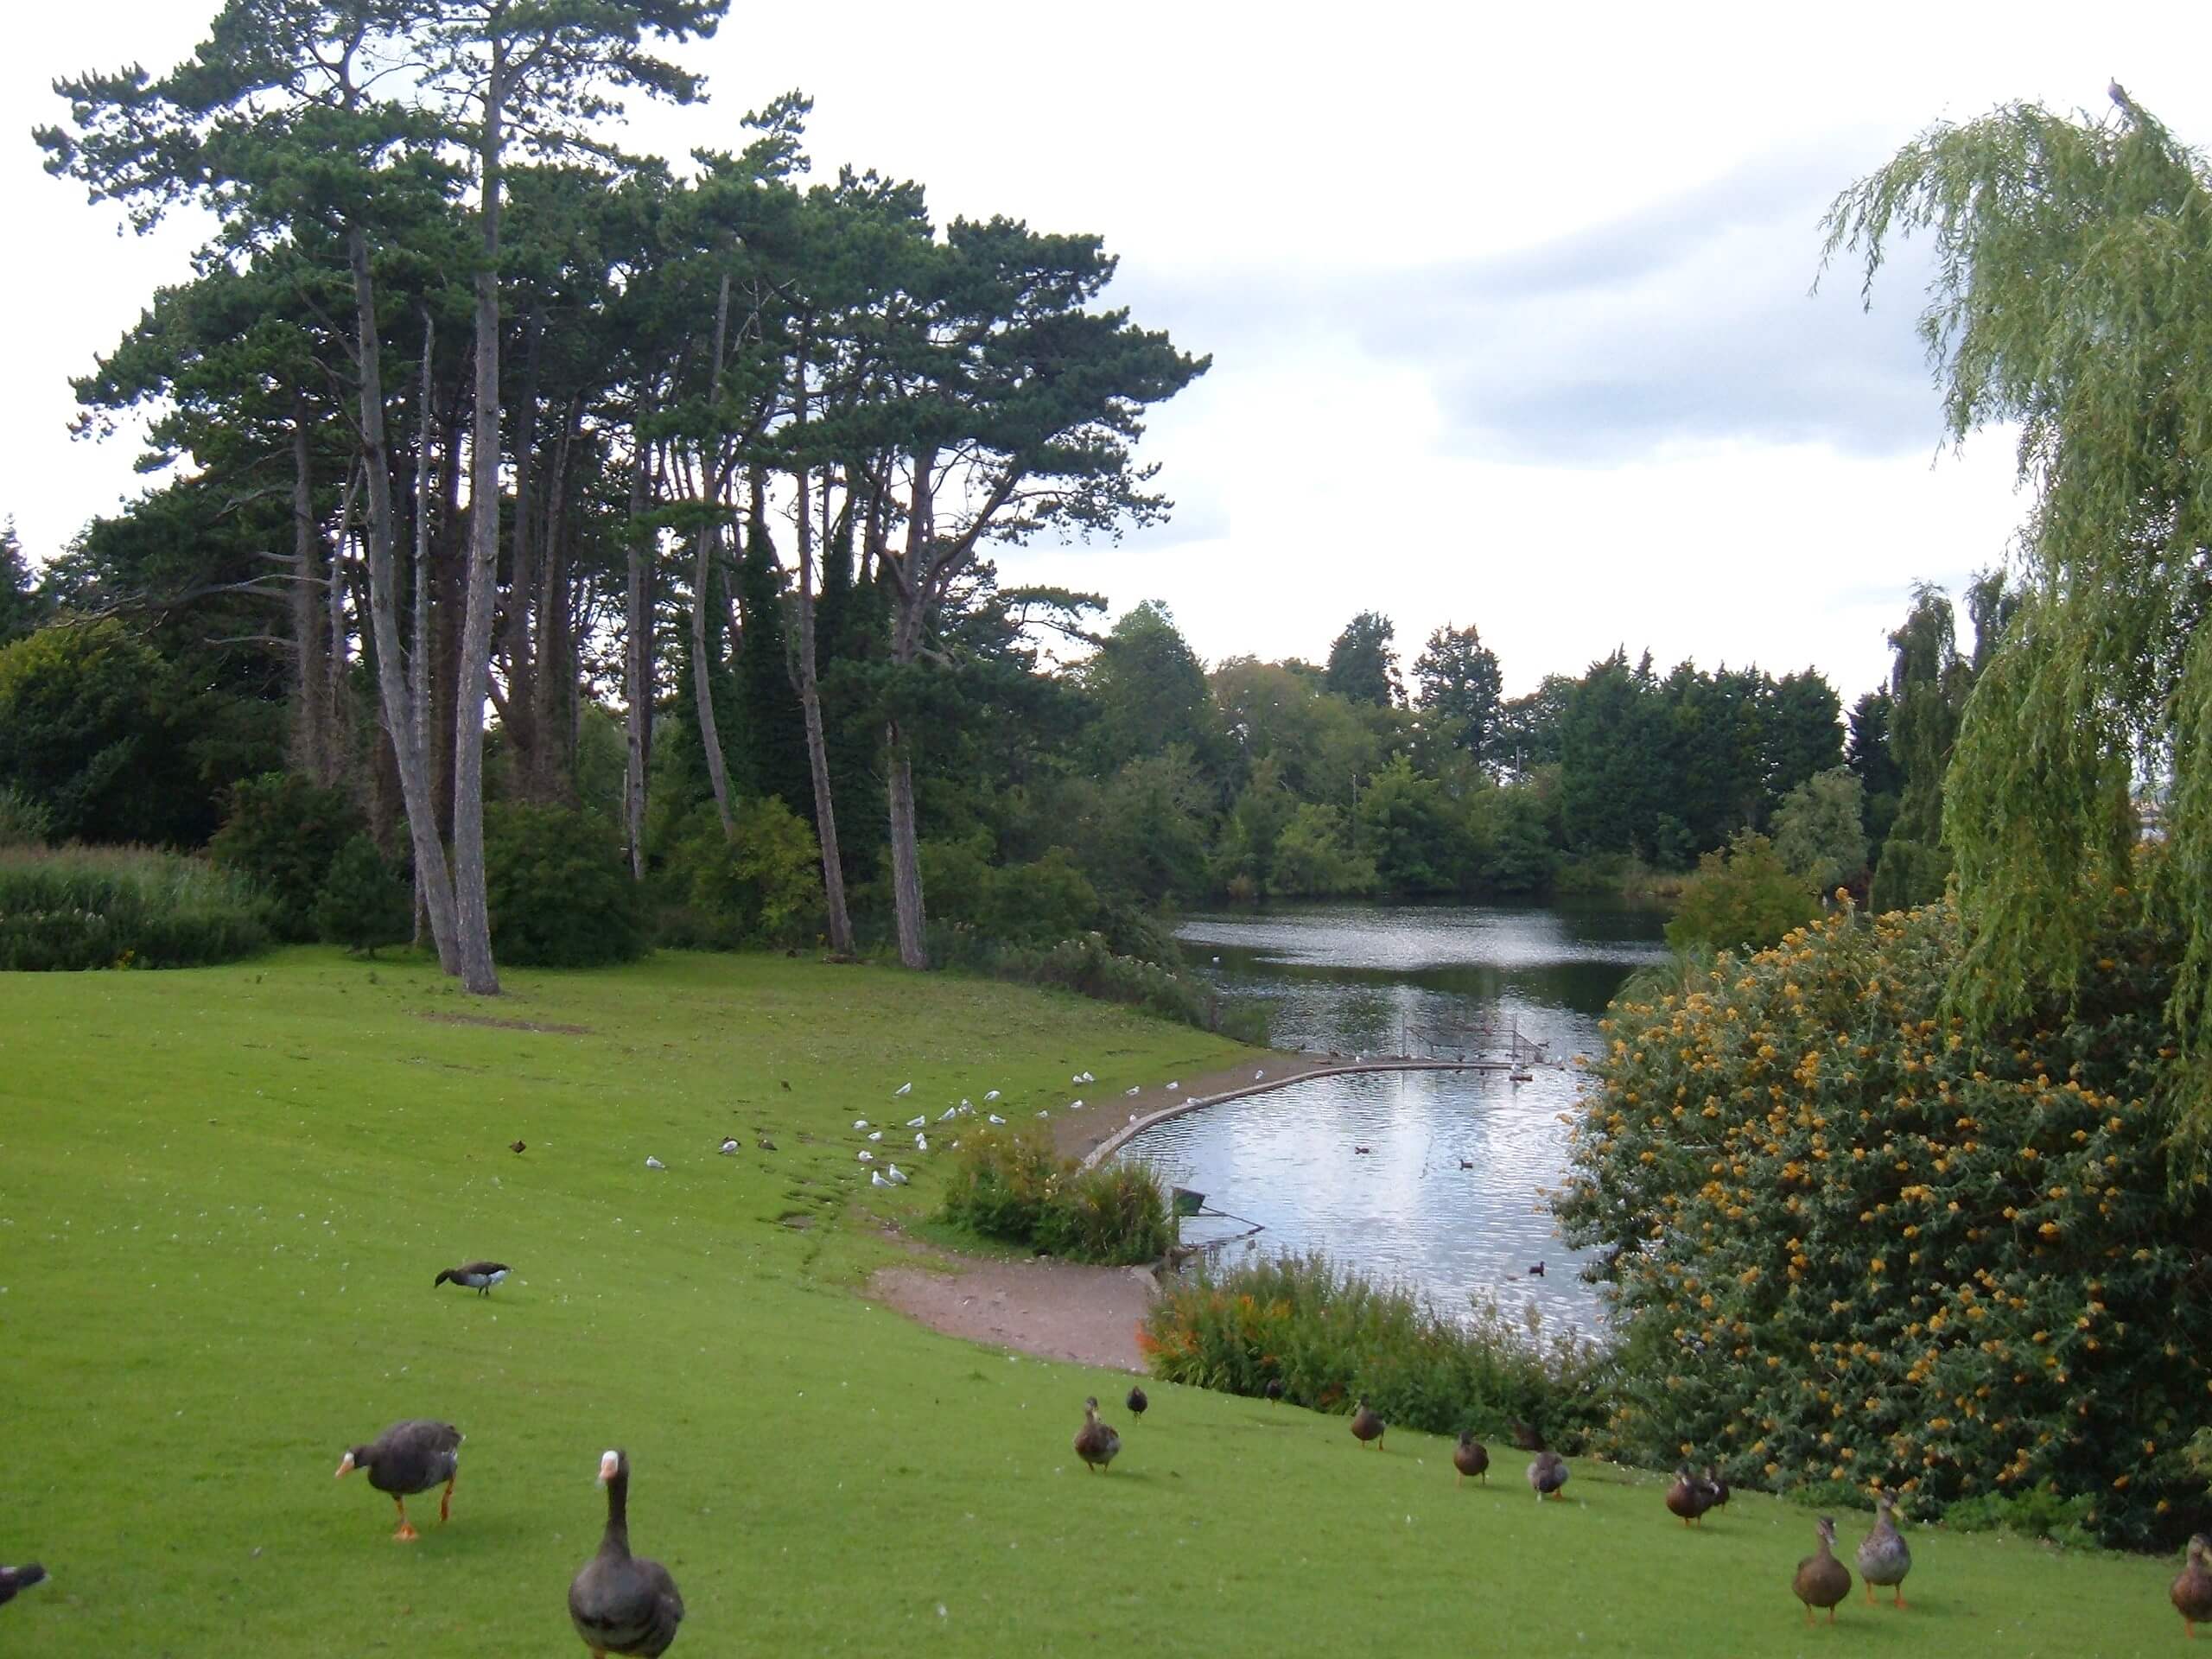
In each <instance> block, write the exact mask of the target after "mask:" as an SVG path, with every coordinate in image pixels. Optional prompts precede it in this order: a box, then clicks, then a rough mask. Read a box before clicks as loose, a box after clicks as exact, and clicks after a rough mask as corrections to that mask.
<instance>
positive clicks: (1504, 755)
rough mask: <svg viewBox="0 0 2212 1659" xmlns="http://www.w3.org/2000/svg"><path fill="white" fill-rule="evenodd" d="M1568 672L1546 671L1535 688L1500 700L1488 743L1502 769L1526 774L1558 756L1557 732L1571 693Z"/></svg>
mask: <svg viewBox="0 0 2212 1659" xmlns="http://www.w3.org/2000/svg"><path fill="white" fill-rule="evenodd" d="M1574 687H1575V681H1574V679H1573V677H1572V676H1571V675H1567V674H1547V675H1545V676H1544V677H1543V680H1542V682H1541V683H1540V684H1538V686H1537V687H1536V689H1535V690H1534V691H1531V692H1529V693H1528V694H1527V695H1525V696H1518V697H1513V698H1510V699H1508V700H1507V701H1506V702H1503V703H1501V704H1499V706H1498V711H1497V736H1496V739H1495V741H1493V742H1492V744H1491V751H1492V755H1493V763H1494V765H1495V766H1496V767H1497V770H1498V771H1499V772H1508V773H1510V774H1511V775H1512V776H1514V777H1516V778H1526V777H1528V776H1529V774H1530V773H1532V772H1535V771H1536V770H1537V769H1538V768H1540V767H1543V766H1557V765H1558V764H1559V760H1560V731H1561V730H1562V729H1563V728H1564V727H1565V725H1566V722H1567V702H1568V700H1569V699H1570V698H1571V697H1572V696H1573V694H1574Z"/></svg>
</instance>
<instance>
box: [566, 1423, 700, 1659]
mask: <svg viewBox="0 0 2212 1659" xmlns="http://www.w3.org/2000/svg"><path fill="white" fill-rule="evenodd" d="M599 1482H600V1484H601V1485H602V1486H604V1487H606V1488H607V1530H606V1531H605V1532H604V1533H602V1534H601V1535H600V1540H599V1554H596V1555H594V1556H593V1557H592V1558H591V1560H588V1561H586V1562H585V1563H584V1564H583V1566H582V1567H581V1568H580V1569H579V1570H578V1571H577V1573H576V1576H575V1578H573V1579H571V1580H569V1623H570V1624H574V1625H575V1627H576V1634H577V1635H578V1636H580V1637H582V1638H583V1642H584V1646H586V1647H587V1648H589V1649H591V1654H592V1659H607V1655H608V1654H610V1653H619V1654H623V1655H637V1656H640V1659H657V1656H658V1655H661V1654H664V1653H666V1652H667V1651H668V1649H669V1644H670V1643H672V1642H674V1641H675V1640H676V1627H677V1625H679V1624H682V1623H683V1597H682V1596H680V1595H678V1594H677V1590H676V1580H674V1579H672V1578H671V1577H670V1576H669V1573H668V1569H667V1568H666V1567H663V1566H662V1565H661V1564H660V1563H659V1562H658V1561H649V1560H645V1557H643V1556H642V1555H632V1554H631V1553H630V1459H629V1456H628V1454H627V1453H626V1452H622V1451H620V1449H617V1450H614V1451H611V1452H601V1453H600V1454H599Z"/></svg>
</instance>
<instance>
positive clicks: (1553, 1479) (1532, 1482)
mask: <svg viewBox="0 0 2212 1659" xmlns="http://www.w3.org/2000/svg"><path fill="white" fill-rule="evenodd" d="M1570 1472H1571V1471H1569V1470H1568V1468H1567V1459H1565V1458H1562V1457H1561V1456H1560V1454H1559V1453H1558V1452H1548V1451H1542V1452H1537V1453H1536V1456H1535V1461H1533V1462H1532V1463H1530V1464H1529V1489H1530V1490H1531V1491H1534V1492H1535V1494H1536V1502H1537V1503H1542V1502H1543V1501H1544V1500H1545V1499H1546V1498H1548V1497H1558V1496H1559V1494H1560V1488H1561V1487H1563V1486H1565V1485H1566V1484H1567V1476H1568V1474H1569V1473H1570Z"/></svg>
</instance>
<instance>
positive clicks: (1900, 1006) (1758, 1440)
mask: <svg viewBox="0 0 2212 1659" xmlns="http://www.w3.org/2000/svg"><path fill="white" fill-rule="evenodd" d="M1960 950H1961V942H1960V935H1959V924H1958V920H1957V918H1956V915H1955V912H1951V911H1950V910H1949V909H1948V908H1947V907H1946V906H1929V907H1927V908H1925V909H1923V910H1918V911H1913V912H1895V913H1892V914H1890V915H1887V916H1883V917H1880V918H1874V919H1872V920H1869V919H1867V918H1864V917H1862V916H1858V915H1855V914H1853V913H1852V912H1849V911H1848V910H1845V911H1843V912H1839V913H1838V914H1836V915H1834V916H1833V917H1831V918H1828V919H1827V920H1826V921H1824V922H1821V923H1819V924H1815V925H1808V927H1806V928H1803V929H1800V930H1797V931H1793V932H1791V933H1790V934H1789V935H1788V936H1787V937H1785V938H1783V941H1782V943H1781V944H1778V945H1777V946H1775V947H1774V948H1773V949H1771V950H1765V951H1762V952H1760V953H1759V954H1758V955H1757V956H1754V957H1751V959H1750V960H1749V961H1747V962H1738V961H1737V960H1735V959H1733V958H1732V957H1726V956H1723V957H1719V958H1718V959H1717V961H1716V962H1715V963H1714V964H1713V968H1712V969H1711V971H1710V972H1709V973H1707V974H1705V975H1703V976H1698V977H1694V978H1691V979H1688V980H1685V981H1683V982H1681V983H1680V985H1679V988H1677V989H1676V990H1675V991H1674V992H1673V993H1672V994H1664V995H1654V996H1652V997H1651V998H1650V999H1649V1000H1648V1001H1627V1000H1624V1001H1619V1002H1617V1003H1616V1004H1615V1005H1614V1007H1613V1008H1612V1010H1611V1017H1610V1019H1609V1020H1608V1021H1607V1032H1606V1035H1607V1039H1608V1046H1607V1048H1606V1050H1605V1053H1604V1054H1603V1056H1602V1057H1601V1058H1599V1059H1598V1060H1597V1062H1596V1065H1595V1067H1594V1077H1593V1081H1592V1086H1591V1088H1590V1089H1589V1090H1588V1091H1587V1093H1586V1096H1585V1100H1584V1103H1583V1106H1582V1109H1581V1112H1580V1117H1579V1120H1578V1122H1577V1123H1576V1126H1575V1128H1574V1133H1573V1154H1572V1162H1571V1171H1570V1179H1569V1181H1568V1184H1567V1188H1566V1190H1565V1191H1564V1192H1562V1193H1560V1195H1559V1198H1558V1204H1559V1208H1560V1215H1561V1217H1562V1220H1563V1222H1564V1224H1565V1225H1566V1227H1567V1232H1568V1236H1570V1238H1571V1239H1572V1240H1573V1242H1574V1243H1577V1244H1579V1245H1584V1246H1597V1247H1600V1248H1603V1249H1605V1251H1606V1252H1607V1255H1608V1257H1609V1259H1610V1261H1611V1280H1612V1284H1611V1294H1612V1296H1613V1298H1614V1323H1615V1328H1616V1332H1617V1333H1618V1336H1619V1338H1621V1343H1622V1349H1621V1357H1622V1361H1623V1369H1622V1373H1621V1382H1620V1385H1619V1393H1618V1398H1617V1400H1616V1402H1615V1404H1614V1412H1613V1421H1612V1423H1611V1432H1612V1433H1613V1434H1614V1436H1615V1437H1616V1439H1617V1440H1618V1444H1619V1446H1620V1448H1621V1449H1622V1451H1623V1452H1624V1453H1626V1454H1627V1455H1629V1456H1630V1457H1633V1458H1636V1459H1639V1460H1643V1461H1648V1462H1653V1463H1661V1464H1664V1463H1668V1462H1671V1461H1672V1460H1673V1459H1675V1457H1676V1456H1678V1455H1679V1452H1678V1450H1677V1448H1679V1447H1680V1446H1681V1445H1683V1444H1684V1443H1688V1444H1692V1445H1694V1446H1697V1447H1699V1448H1700V1452H1710V1453H1711V1454H1713V1455H1714V1456H1717V1457H1719V1459H1721V1460H1722V1461H1723V1462H1724V1463H1725V1464H1726V1466H1727V1467H1728V1468H1729V1469H1730V1470H1731V1471H1732V1472H1734V1473H1735V1474H1736V1475H1737V1476H1738V1478H1741V1479H1744V1480H1745V1481H1747V1482H1749V1483H1751V1484H1762V1485H1769V1486H1772V1487H1775V1488H1777V1489H1787V1488H1791V1487H1803V1486H1815V1485H1820V1484H1827V1483H1831V1482H1838V1481H1847V1482H1849V1483H1851V1484H1853V1485H1854V1486H1857V1487H1859V1488H1862V1489H1863V1488H1866V1487H1869V1486H1875V1485H1878V1486H1881V1487H1884V1488H1886V1489H1890V1490H1893V1491H1910V1492H1911V1493H1913V1494H1914V1496H1915V1499H1916V1503H1915V1509H1916V1511H1917V1512H1920V1513H1923V1514H1926V1513H1932V1512H1934V1511H1935V1510H1938V1509H1940V1508H1941V1507H1942V1506H1943V1505H1944V1504H1946V1503H1951V1502H1954V1501H1956V1500H1959V1499H1962V1498H1973V1499H1995V1500H2003V1499H2005V1498H2006V1497H2016V1496H2022V1495H2024V1494H2026V1493H2028V1492H2031V1491H2038V1490H2044V1491H2050V1492H2055V1493H2056V1494H2058V1495H2060V1496H2062V1497H2074V1496H2082V1497H2088V1498H2089V1499H2090V1502H2091V1509H2090V1511H2089V1522H2090V1524H2092V1525H2093V1526H2094V1528H2095V1529H2096V1530H2097V1531H2098V1532H2099V1533H2100V1534H2101V1535H2102V1536H2103V1537H2105V1538H2106V1539H2107V1540H2108V1541H2115V1542H2132V1543H2140V1542H2147V1541H2152V1540H2154V1539H2156V1540H2161V1541H2164V1540H2167V1539H2170V1538H2171V1537H2172V1536H2175V1535H2186V1534H2187V1533H2188V1532H2189V1531H2190V1530H2191V1529H2192V1528H2194V1527H2196V1526H2199V1525H2202V1523H2203V1522H2204V1521H2205V1520H2206V1518H2207V1506H2206V1503H2205V1499H2204V1490H2205V1489H2204V1483H2203V1481H2202V1479H2201V1478H2196V1477H2195V1476H2193V1475H2192V1474H2191V1472H2190V1470H2189V1469H2188V1467H2187V1466H2186V1465H2185V1464H2184V1462H2183V1459H2182V1456H2181V1453H2182V1451H2183V1445H2184V1443H2185V1442H2187V1441H2188V1440H2189V1439H2190V1435H2191V1434H2192V1433H2193V1432H2194V1431H2196V1429H2197V1428H2199V1427H2203V1426H2205V1425H2207V1424H2212V1372H2208V1370H2207V1367H2206V1363H2205V1358H2204V1356H2206V1355H2207V1354H2208V1353H2212V1342H2208V1338H2212V1296H2208V1295H2207V1294H2206V1292H2207V1289H2208V1286H2207V1285H2206V1282H2205V1274H2206V1272H2207V1270H2208V1268H2209V1267H2212V1257H2208V1246H2212V1236H2208V1229H2207V1227H2206V1224H2205V1217H2204V1213H2203V1211H2202V1206H2201V1205H2199V1204H2198V1203H2197V1202H2196V1198H2197V1196H2198V1192H2199V1190H2200V1184H2201V1182H2202V1177H2201V1176H2200V1175H2196V1174H2194V1173H2189V1172H2190V1170H2193V1167H2194V1166H2189V1167H2188V1169H2184V1167H2183V1166H2182V1165H2180V1164H2179V1163H2177V1160H2176V1158H2175V1156H2174V1154H2172V1153H2171V1151H2170V1148H2169V1143H2168V1140H2167V1133H2166V1131H2167V1128H2168V1127H2169V1126H2168V1124H2167V1122H2166V1121H2165V1119H2164V1116H2163V1114H2162V1111H2161V1109H2160V1102H2161V1100H2162V1099H2163V1091H2164V1084H2165V1082H2166V1080H2167V1078H2168V1077H2169V1075H2170V1074H2169V1069H2168V1068H2169V1062H2170V1061H2171V1056H2172V1053H2173V1052H2174V1051H2173V1048H2172V1046H2171V1042H2172V1039H2171V1034H2170V1033H2169V1032H2168V1031H2167V1029H2166V1027H2164V1023H2163V1020H2162V1018H2161V1014H2160V1010H2161V1009H2162V1008H2163V1007H2164V1005H2165V1002H2166V1000H2167V997H2168V995H2169V992H2170V990H2171V979H2172V972H2173V966H2174V963H2175V962H2176V960H2177V947H2176V946H2175V945H2174V944H2173V942H2172V941H2171V938H2167V937H2164V936H2162V935H2160V934H2158V933H2156V932H2154V931H2149V930H2145V929H2135V930H2133V931H2130V930H2126V929H2123V928H2119V927H2114V928H2112V929H2109V930H2107V936H2106V937H2105V938H2103V939H2102V941H2101V943H2100V944H2099V946H2098V950H2097V953H2096V958H2095V962H2094V969H2092V970H2091V971H2090V972H2088V974H2087V975H2086V976H2085V978H2084V981H2083V984H2082V988H2081V991H2080V993H2079V995H2078V997H2077V998H2076V1000H2075V1002H2074V1003H2073V1004H2072V1005H2071V1006H2070V1007H2069V1006H2067V1005H2064V1004H2063V1003H2056V1002H2054V1004H2053V1005H2052V1006H2050V1007H2045V1008H2044V1009H2042V1010H2040V1011H2039V1013H2038V1014H2037V1017H2034V1018H2031V1019H2029V1020H2024V1021H2023V1022H2021V1023H2020V1024H2018V1026H2016V1027H2011V1028H2008V1029H2005V1030H2002V1031H1999V1032H1994V1033H1986V1034H1984V1035H1980V1036H1977V1035H1975V1034H1974V1033H1972V1032H1971V1031H1970V1030H1969V1029H1968V1028H1967V1027H1966V1026H1965V1025H1964V1024H1962V1023H1961V1021H1959V1020H1955V1019H1953V1018H1950V1017H1948V1016H1947V1015H1946V1014H1945V1013H1944V1012H1943V988H1944V984H1945V980H1946V975H1947V973H1948V970H1949V969H1951V967H1952V966H1953V965H1954V963H1955V962H1956V960H1957V958H1958V956H1959V953H1960Z"/></svg>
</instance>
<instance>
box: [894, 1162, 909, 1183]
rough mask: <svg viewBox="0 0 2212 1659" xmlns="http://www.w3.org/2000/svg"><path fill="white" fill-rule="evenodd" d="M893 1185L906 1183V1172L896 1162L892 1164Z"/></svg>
mask: <svg viewBox="0 0 2212 1659" xmlns="http://www.w3.org/2000/svg"><path fill="white" fill-rule="evenodd" d="M891 1185H893V1186H904V1185H906V1171H905V1170H903V1169H901V1168H899V1166H898V1165H896V1164H893V1165H892V1166H891Z"/></svg>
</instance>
